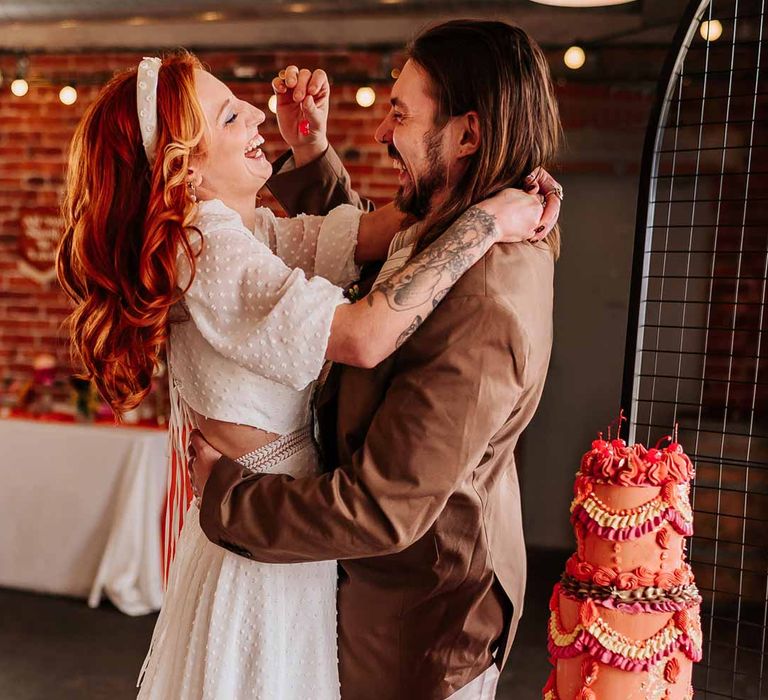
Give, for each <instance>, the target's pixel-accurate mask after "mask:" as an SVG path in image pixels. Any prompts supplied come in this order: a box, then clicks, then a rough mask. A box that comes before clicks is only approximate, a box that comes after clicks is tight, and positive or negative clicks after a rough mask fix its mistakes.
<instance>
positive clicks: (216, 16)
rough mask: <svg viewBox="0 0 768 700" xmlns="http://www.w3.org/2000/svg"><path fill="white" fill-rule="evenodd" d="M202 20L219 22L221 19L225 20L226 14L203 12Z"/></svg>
mask: <svg viewBox="0 0 768 700" xmlns="http://www.w3.org/2000/svg"><path fill="white" fill-rule="evenodd" d="M200 19H201V20H203V22H218V21H219V20H221V19H224V13H223V12H203V13H202V14H201V15H200Z"/></svg>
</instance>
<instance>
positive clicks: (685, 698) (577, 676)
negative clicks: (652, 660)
mask: <svg viewBox="0 0 768 700" xmlns="http://www.w3.org/2000/svg"><path fill="white" fill-rule="evenodd" d="M691 671H692V663H691V661H690V659H688V658H687V657H686V656H685V655H684V654H683V653H681V652H675V653H674V654H671V655H670V656H669V658H667V659H665V660H664V661H661V662H659V663H658V664H656V665H655V666H653V667H652V668H651V669H650V670H649V671H646V672H642V673H632V672H631V671H622V670H620V669H617V668H613V667H611V666H606V665H605V664H602V663H600V662H599V661H595V659H593V658H592V657H591V656H590V655H589V654H580V655H579V656H574V657H573V658H570V659H561V660H560V661H558V662H557V667H556V669H554V670H553V672H552V676H551V677H550V680H549V682H548V684H547V686H546V687H545V689H544V700H690V699H691V698H693V689H692V688H691Z"/></svg>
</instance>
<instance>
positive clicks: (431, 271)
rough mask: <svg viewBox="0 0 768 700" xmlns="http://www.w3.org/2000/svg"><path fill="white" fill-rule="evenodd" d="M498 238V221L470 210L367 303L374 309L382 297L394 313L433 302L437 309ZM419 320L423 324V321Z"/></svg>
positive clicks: (485, 214) (377, 287)
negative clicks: (482, 251) (378, 296)
mask: <svg viewBox="0 0 768 700" xmlns="http://www.w3.org/2000/svg"><path fill="white" fill-rule="evenodd" d="M495 235H496V220H495V218H494V217H493V216H492V215H491V214H488V213H487V212H486V211H484V210H483V209H480V208H479V207H471V208H469V209H467V211H465V212H464V213H463V214H462V215H461V216H460V217H459V218H458V219H457V220H456V221H455V222H454V223H453V225H452V226H450V228H448V230H447V231H445V233H443V235H442V236H440V238H438V239H437V240H436V241H435V242H434V243H432V244H431V245H430V246H429V247H428V248H426V249H425V250H423V251H422V252H421V253H419V254H418V255H417V256H416V257H415V258H413V259H412V260H411V261H409V262H408V264H407V265H406V267H410V268H411V269H409V270H408V271H407V272H406V271H404V270H401V271H400V272H398V273H395V274H394V275H392V277H390V278H389V279H388V280H385V281H384V282H382V283H381V284H379V285H377V286H376V287H374V289H372V290H371V292H370V293H369V294H368V303H369V304H370V305H371V306H372V305H373V298H374V296H375V295H376V294H381V295H383V296H384V299H385V300H386V302H387V304H388V305H389V307H390V308H391V309H392V310H393V311H409V310H412V309H416V308H419V307H420V306H422V305H423V304H425V303H428V302H430V301H431V302H432V304H433V307H434V306H436V305H437V304H438V303H439V302H440V300H441V299H442V298H443V297H444V296H445V295H446V294H447V293H448V291H449V289H450V287H452V286H453V284H454V283H455V282H456V280H458V279H459V277H461V275H463V274H464V273H465V272H466V271H467V270H468V269H469V268H470V267H471V266H472V264H473V263H474V262H475V261H476V258H477V255H476V254H477V250H478V249H479V248H481V247H482V246H483V245H484V244H486V243H487V239H488V238H489V237H492V236H495ZM446 282H447V283H448V288H445V284H446ZM417 319H418V323H419V324H421V321H422V319H421V318H420V317H417ZM415 322H416V321H415V320H414V323H415ZM416 327H418V325H417V326H416ZM408 330H409V331H411V329H410V328H409V329H408ZM415 330H416V328H414V329H413V331H415ZM413 331H411V332H413ZM406 332H408V331H406Z"/></svg>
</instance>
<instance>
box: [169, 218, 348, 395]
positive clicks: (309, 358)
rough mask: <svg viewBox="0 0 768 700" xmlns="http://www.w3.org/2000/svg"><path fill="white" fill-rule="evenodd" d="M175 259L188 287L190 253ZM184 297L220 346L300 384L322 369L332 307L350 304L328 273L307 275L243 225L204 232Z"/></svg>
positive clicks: (268, 373) (260, 370) (270, 375)
mask: <svg viewBox="0 0 768 700" xmlns="http://www.w3.org/2000/svg"><path fill="white" fill-rule="evenodd" d="M199 242H200V239H198V241H197V246H196V247H198V249H199ZM177 266H178V284H179V286H180V287H181V288H182V289H184V288H185V287H186V285H187V283H188V281H189V278H190V266H189V261H188V260H187V259H186V256H185V255H183V254H182V255H180V256H179V257H178V259H177ZM184 301H185V304H186V306H187V309H188V311H189V314H190V317H191V321H192V322H193V323H194V324H195V326H196V327H197V329H198V330H199V331H200V333H201V335H202V336H203V338H204V339H205V340H206V341H207V342H208V343H209V344H210V345H211V346H212V347H213V348H214V349H215V350H216V351H217V352H218V353H220V354H221V355H223V356H225V357H227V358H229V359H231V360H233V361H234V362H235V363H237V364H238V365H240V366H241V367H243V368H245V369H247V370H249V371H251V372H254V373H256V374H259V375H261V376H263V377H265V378H267V379H269V380H271V381H275V382H278V383H280V384H283V385H285V386H289V387H291V388H293V389H296V390H300V389H303V388H304V387H306V386H307V385H308V384H309V383H310V382H312V381H313V380H315V379H316V378H317V377H318V376H319V374H320V371H321V370H322V367H323V364H324V362H325V354H326V350H327V346H328V339H329V336H330V331H331V323H332V321H333V316H334V312H335V310H336V307H337V306H339V305H340V304H343V303H346V300H345V299H344V296H343V293H342V289H341V288H339V287H337V286H335V285H333V284H331V282H329V281H328V280H327V279H325V278H324V277H320V276H315V277H312V278H311V279H307V276H306V275H305V274H304V271H303V270H301V269H291V267H290V266H289V265H287V264H286V263H285V262H284V261H283V260H281V259H280V258H279V257H278V256H277V255H275V254H274V253H273V252H272V251H271V250H270V248H269V247H268V246H267V245H265V244H264V243H263V242H261V241H260V240H259V239H258V238H257V237H256V236H254V235H251V234H250V233H248V232H247V231H246V230H245V229H239V228H237V227H220V228H217V229H216V230H214V231H211V232H210V233H206V234H205V235H204V236H203V238H202V250H201V252H200V255H199V256H198V257H197V260H196V272H195V276H194V280H193V282H192V284H191V286H190V287H189V289H188V290H187V292H186V294H185V296H184Z"/></svg>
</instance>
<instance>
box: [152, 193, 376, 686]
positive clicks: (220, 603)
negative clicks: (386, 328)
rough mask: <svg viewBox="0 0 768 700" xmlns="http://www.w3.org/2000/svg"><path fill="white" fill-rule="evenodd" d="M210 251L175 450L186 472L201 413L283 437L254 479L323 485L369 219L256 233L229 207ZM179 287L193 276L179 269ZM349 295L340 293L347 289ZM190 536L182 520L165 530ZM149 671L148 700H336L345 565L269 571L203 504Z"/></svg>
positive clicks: (212, 217)
mask: <svg viewBox="0 0 768 700" xmlns="http://www.w3.org/2000/svg"><path fill="white" fill-rule="evenodd" d="M198 208H199V211H198V217H197V220H196V222H195V223H196V226H197V228H198V229H199V231H200V234H201V237H197V238H196V239H195V240H194V241H193V244H194V245H195V247H196V248H198V247H199V246H200V244H201V243H202V253H201V254H200V256H199V257H198V258H197V262H196V272H195V276H194V280H193V282H192V285H191V286H190V288H189V289H188V290H187V292H186V294H185V295H184V300H183V307H185V308H184V309H182V310H183V311H184V313H185V317H186V320H183V321H180V322H178V323H173V324H172V326H171V337H170V353H169V356H170V362H169V364H170V373H171V395H172V417H171V436H172V448H173V449H172V451H173V452H174V453H175V454H176V469H177V475H179V474H180V473H181V475H183V470H182V469H181V468H180V465H181V464H183V460H180V459H179V457H180V455H183V454H184V451H185V447H186V444H185V443H186V435H187V434H188V431H189V429H190V428H191V427H192V421H191V416H192V412H191V411H190V410H189V409H190V408H191V409H194V411H196V412H197V413H199V414H201V415H205V416H207V417H210V418H216V419H219V420H223V421H228V422H232V423H241V424H246V425H252V426H255V427H258V428H262V429H263V430H267V431H270V432H275V433H279V434H280V435H282V436H283V437H281V438H280V439H279V440H278V441H276V442H275V443H270V444H269V445H267V446H265V448H262V449H261V450H257V451H256V452H255V453H251V454H249V455H247V456H245V457H244V458H243V460H241V461H242V463H243V465H244V466H245V467H246V468H249V469H254V470H257V471H262V472H264V471H271V472H280V473H287V474H291V475H293V476H303V475H309V474H313V473H316V472H317V469H318V461H317V454H316V451H315V448H314V443H313V442H312V439H311V437H310V435H311V430H310V420H311V416H310V398H311V392H312V388H313V383H314V380H315V379H316V378H317V377H318V375H319V374H320V372H321V370H322V367H323V364H324V361H325V352H326V347H327V344H328V337H329V334H330V327H331V321H332V319H333V314H334V311H335V309H336V307H337V306H338V305H339V304H342V303H344V302H345V300H344V297H343V295H342V289H341V286H344V285H347V284H349V283H350V282H352V281H353V280H354V279H355V277H356V275H357V272H358V271H357V268H356V267H355V264H354V251H355V247H356V242H357V230H358V225H359V219H360V214H361V212H360V211H359V210H357V209H354V208H353V207H350V206H346V205H345V206H341V207H338V208H337V209H334V210H333V211H332V212H331V213H330V214H329V215H328V216H327V217H316V216H300V217H297V218H294V219H278V218H276V217H275V216H274V215H273V214H272V213H271V212H270V211H269V210H267V209H260V210H258V222H257V225H256V229H255V231H254V232H251V231H248V230H247V229H246V228H245V227H244V226H243V224H242V221H241V219H240V217H239V215H238V214H237V213H236V212H234V211H232V210H231V209H229V208H228V207H226V206H225V205H224V204H223V203H222V202H220V201H219V200H212V201H207V202H201V203H200V204H199V207H198ZM178 266H179V285H180V286H181V288H182V289H183V288H184V287H185V286H186V284H187V282H188V280H189V275H190V269H189V265H188V263H187V261H186V259H185V257H184V256H183V255H180V256H179V258H178ZM337 285H340V286H337ZM177 527H178V525H177V521H176V520H175V519H173V520H172V521H171V522H166V529H170V530H171V531H173V530H174V529H176V528H177ZM175 549H176V552H175V558H174V561H173V564H172V565H171V569H170V573H169V580H168V590H167V592H166V595H165V601H164V604H163V609H162V611H161V613H160V617H159V619H158V621H157V625H156V627H155V632H154V636H153V639H152V646H151V648H150V652H149V654H148V656H147V659H146V661H145V665H144V668H143V670H142V674H143V679H142V680H141V688H140V691H139V698H141V699H142V700H246V699H248V700H309V699H310V698H312V700H337V699H338V698H339V679H338V667H337V653H336V563H335V562H332V561H327V562H317V563H306V564H261V563H258V562H254V561H251V560H249V559H245V558H243V557H240V556H238V555H236V554H232V553H231V552H228V551H227V550H225V549H223V548H221V547H219V546H217V545H214V544H213V543H211V542H209V541H208V539H207V538H206V537H205V535H204V534H203V532H202V530H201V529H200V524H199V520H198V509H197V506H196V505H194V504H193V505H191V506H190V507H189V510H188V511H187V513H186V517H185V520H184V524H183V527H182V529H181V534H180V536H179V539H178V542H177V543H176V548H175Z"/></svg>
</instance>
